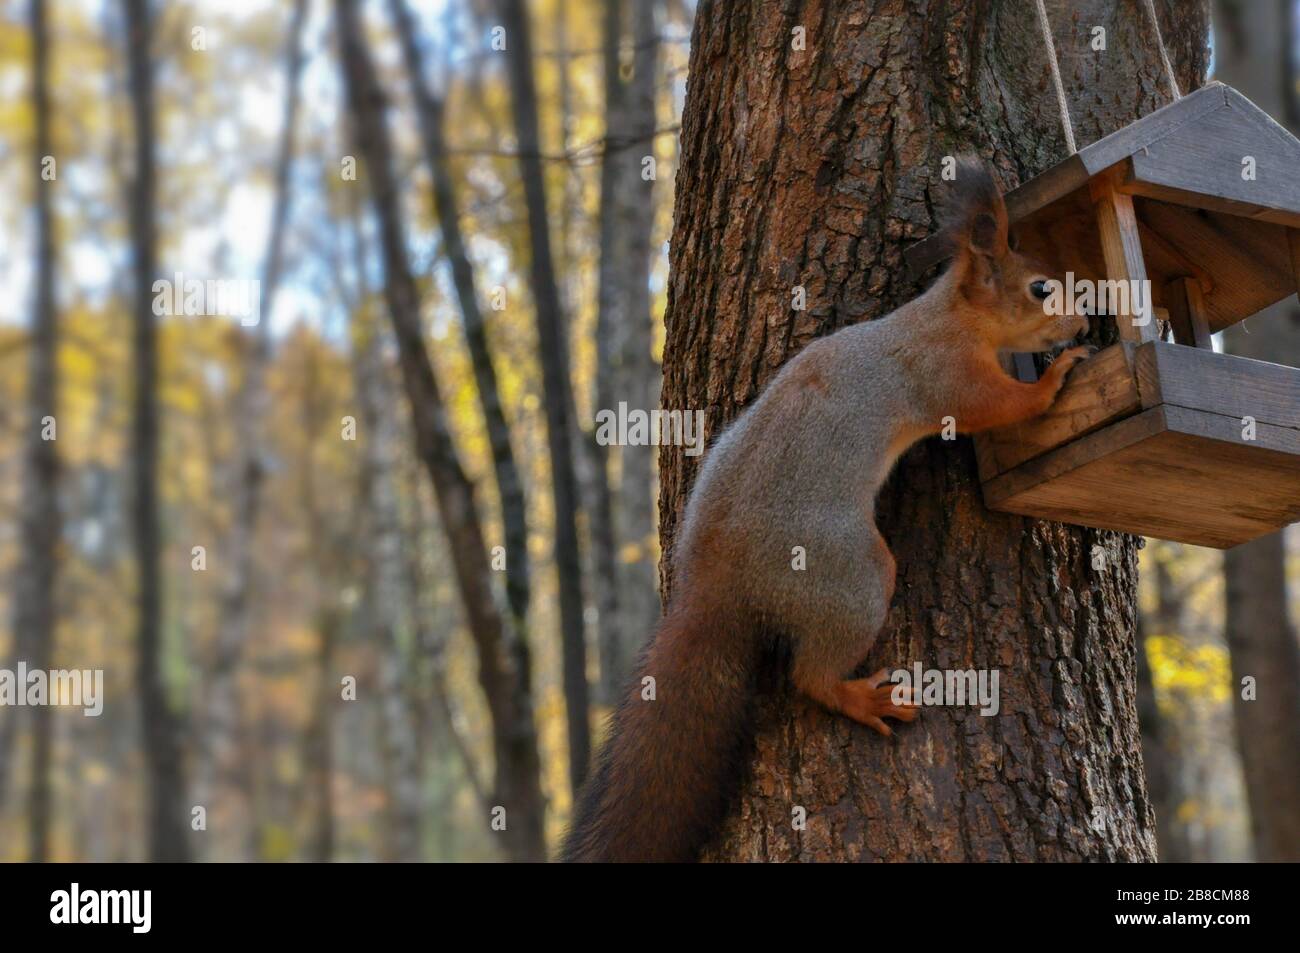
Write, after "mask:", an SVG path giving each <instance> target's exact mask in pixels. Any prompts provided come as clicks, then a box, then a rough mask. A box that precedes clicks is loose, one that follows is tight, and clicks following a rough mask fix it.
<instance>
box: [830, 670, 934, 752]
mask: <svg viewBox="0 0 1300 953" xmlns="http://www.w3.org/2000/svg"><path fill="white" fill-rule="evenodd" d="M895 690H897V691H898V692H899V693H900V697H902V698H903V699H904V702H903V704H901V705H900V704H897V703H895V701H894V692H895ZM840 699H841V709H840V710H841V711H843V712H844V714H846V715H848V716H849V717H850V718H852V719H853V720H854V721H857V722H861V723H862V724H864V725H866V726H867V727H868V728H872V729H874V730H875V731H878V732H880V733H881V734H882V735H884V736H885V737H886V738H888V737H889V736H890V735H892V734H893V731H892V730H891V729H890V727H889V726H888V725H886V724H885V723H884V721H882V720H881V719H883V718H897V719H898V720H899V721H912V720H913V719H915V718H916V716H917V713H918V712H920V710H921V709H920V706H918V705H917V704H916V694H915V690H914V689H911V688H903V687H901V686H899V685H895V684H894V683H893V682H891V681H889V670H888V669H884V668H882V669H881V670H880V671H879V672H877V673H876V674H875V675H872V676H871V677H870V678H857V679H852V680H850V681H847V682H843V683H841V684H840Z"/></svg>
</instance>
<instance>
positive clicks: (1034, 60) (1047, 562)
mask: <svg viewBox="0 0 1300 953" xmlns="http://www.w3.org/2000/svg"><path fill="white" fill-rule="evenodd" d="M1157 6H1158V7H1160V8H1161V12H1162V17H1163V20H1164V23H1163V25H1164V26H1165V27H1166V34H1165V35H1166V40H1167V42H1168V43H1169V45H1170V52H1171V56H1172V58H1173V60H1174V62H1175V64H1176V65H1177V69H1178V71H1179V74H1180V81H1181V85H1182V87H1183V88H1184V89H1190V88H1195V87H1196V86H1198V85H1199V84H1200V83H1201V82H1202V79H1203V73H1204V70H1205V63H1206V30H1207V13H1206V10H1205V9H1204V8H1203V7H1202V6H1201V5H1200V4H1195V5H1193V4H1179V5H1178V9H1179V15H1178V20H1177V23H1171V22H1169V18H1168V14H1169V9H1168V6H1169V5H1168V4H1166V3H1158V4H1157ZM1048 7H1049V15H1050V16H1051V22H1052V24H1053V27H1054V35H1055V40H1056V44H1057V48H1058V50H1059V51H1060V56H1061V62H1062V68H1063V71H1064V76H1065V81H1066V83H1067V92H1068V97H1069V102H1070V107H1071V111H1072V115H1073V117H1074V124H1075V131H1076V135H1077V137H1078V138H1079V140H1080V141H1082V142H1089V141H1092V140H1093V139H1095V138H1097V137H1098V136H1100V135H1103V134H1105V133H1108V132H1111V131H1113V130H1114V129H1116V128H1118V127H1120V126H1122V125H1123V124H1125V123H1126V122H1129V121H1131V120H1133V119H1135V118H1137V117H1138V116H1140V115H1142V114H1144V113H1146V112H1149V111H1150V110H1152V109H1154V108H1156V107H1157V106H1160V105H1162V104H1163V103H1164V102H1165V100H1166V96H1167V93H1166V91H1165V86H1164V83H1163V80H1162V78H1161V72H1160V65H1159V58H1158V53H1157V51H1156V48H1155V46H1154V43H1153V41H1152V39H1151V36H1150V30H1149V28H1147V27H1146V26H1145V25H1144V23H1143V21H1142V20H1141V19H1139V18H1140V17H1141V16H1142V14H1141V6H1140V5H1138V4H1132V3H1120V2H1116V0H1091V2H1076V3H1071V4H1069V8H1068V10H1067V5H1066V4H1064V3H1061V2H1056V3H1052V2H1049V3H1048ZM1093 26H1103V27H1105V28H1106V36H1107V38H1108V40H1107V48H1106V50H1105V51H1104V52H1093V51H1092V50H1091V48H1090V47H1089V45H1088V44H1089V40H1090V39H1091V33H1090V31H1091V28H1092V27H1093ZM796 28H802V36H803V37H804V44H803V45H804V46H805V47H806V48H804V49H797V48H795V47H798V46H799V45H800V43H799V42H798V40H799V37H800V35H801V34H800V32H799V31H797V30H796ZM1047 71H1048V66H1047V61H1046V59H1045V52H1044V50H1043V45H1042V42H1041V36H1040V34H1039V32H1038V27H1037V24H1036V20H1035V17H1034V14H1033V10H1032V7H1031V6H1030V5H1027V4H1023V3H1009V2H1001V0H950V2H946V3H941V4H938V5H937V6H936V5H935V4H933V3H929V2H923V0H881V2H878V3H876V4H874V6H873V7H872V8H871V9H870V10H869V9H867V8H865V7H863V6H861V5H859V4H856V3H851V2H847V0H805V2H801V3H783V2H779V0H755V2H753V3H721V2H715V0H702V2H701V3H700V6H699V10H698V14H697V18H696V25H695V31H694V38H693V42H692V45H691V73H690V79H689V83H688V92H687V102H686V107H685V114H684V117H683V127H682V161H681V167H680V169H679V171H678V180H677V185H676V188H677V195H676V205H675V217H674V234H673V240H672V251H671V260H670V264H671V279H670V284H669V302H668V313H667V316H666V323H667V343H666V347H665V363H664V400H663V402H664V406H665V407H669V408H688V409H695V408H702V409H706V410H707V414H706V420H707V424H708V432H709V433H710V434H711V435H715V436H716V434H717V433H718V431H719V429H720V428H721V427H722V426H723V425H724V424H725V423H726V422H727V421H728V420H730V419H732V418H733V417H735V416H736V414H737V413H738V412H739V411H740V410H741V409H742V408H743V407H744V405H745V404H747V403H748V402H750V401H751V400H752V399H753V398H754V396H755V395H756V394H757V393H758V391H759V389H760V388H761V387H762V386H763V384H764V383H765V382H766V381H767V380H769V379H770V378H771V377H772V376H773V375H774V374H775V372H776V370H777V369H778V368H779V367H780V366H781V365H782V364H783V363H784V362H785V361H786V360H787V359H788V358H789V357H790V356H791V354H793V353H794V352H796V351H797V350H798V349H799V348H800V347H802V346H803V345H804V344H806V343H807V342H808V341H809V340H811V339H812V338H814V337H816V336H818V335H821V334H825V333H827V332H829V331H832V330H834V329H835V328H838V327H840V326H842V325H845V324H849V323H852V322H854V321H858V320H865V319H869V318H873V317H876V316H879V315H883V314H885V313H887V312H888V311H890V310H892V309H893V308H895V307H897V306H898V305H900V304H902V303H903V302H904V301H906V300H908V299H909V298H911V297H913V296H914V295H915V294H916V293H917V292H918V291H919V290H920V289H921V288H922V287H923V282H922V281H921V280H919V279H918V278H917V277H914V276H910V275H908V274H907V273H906V272H905V270H904V265H903V261H902V252H903V249H904V248H905V247H906V246H907V245H908V244H910V243H911V242H913V241H915V240H917V239H919V238H921V237H923V236H924V235H926V234H928V233H929V232H930V231H931V230H932V229H933V227H934V224H935V215H934V211H933V208H934V205H935V203H936V201H937V199H938V195H939V193H940V189H941V183H940V180H939V172H940V159H941V157H943V156H944V155H950V154H955V153H958V152H961V151H974V152H977V153H979V154H980V155H982V156H984V157H987V158H990V159H992V160H993V162H994V165H995V167H996V169H997V171H998V174H999V176H1000V177H1001V179H1002V180H1003V183H1004V185H1005V186H1007V187H1010V186H1014V185H1015V184H1017V183H1018V182H1019V181H1022V180H1024V179H1025V178H1027V177H1029V176H1031V175H1033V174H1035V173H1037V172H1040V171H1042V170H1043V169H1044V168H1046V167H1047V166H1049V165H1050V164H1052V163H1053V162H1055V161H1057V160H1059V159H1061V158H1063V157H1064V155H1065V154H1066V152H1065V146H1064V141H1063V136H1062V133H1061V130H1060V128H1059V126H1058V124H1057V121H1056V110H1055V106H1054V102H1053V96H1052V93H1051V89H1050V85H1049V81H1048V79H1047V76H1048V72H1047ZM796 285H803V286H804V287H805V288H806V292H807V300H808V307H807V310H805V311H792V310H791V303H792V289H793V288H794V286H796ZM697 469H698V459H692V458H689V457H686V456H684V455H683V453H682V451H681V449H680V448H675V447H665V448H663V450H662V451H661V454H660V483H661V494H660V528H661V535H662V542H663V548H664V550H665V551H667V550H668V549H669V547H670V546H671V543H672V538H673V531H674V529H675V527H676V526H677V524H678V521H679V519H680V514H681V510H682V507H683V505H684V502H685V500H686V495H687V492H688V491H689V488H690V484H691V480H692V478H693V477H694V476H695V474H696V472H697ZM878 509H879V522H880V526H881V530H882V532H883V533H884V535H885V537H886V539H887V540H888V541H889V543H890V545H891V546H892V548H893V550H894V553H895V555H896V557H897V559H898V592H897V594H896V596H895V598H894V603H893V606H892V610H891V614H890V619H889V622H888V623H887V625H886V628H885V630H884V631H883V632H882V634H881V636H880V638H879V640H878V642H877V644H876V646H875V648H874V649H873V651H872V653H871V657H870V659H869V660H868V661H867V663H866V664H865V665H864V666H863V670H864V671H865V670H867V669H872V670H874V669H875V668H879V667H880V666H883V665H889V666H891V667H892V666H909V667H910V665H911V663H913V662H914V661H917V662H921V663H922V664H923V665H924V666H925V667H927V668H943V669H995V670H997V671H998V672H999V673H1000V699H1001V703H1000V704H1001V710H1000V712H999V714H998V715H997V716H995V717H989V718H982V717H979V716H978V714H977V713H976V712H975V710H974V709H970V708H928V709H926V710H925V711H924V712H923V713H922V715H921V717H920V718H919V719H918V720H917V721H916V722H915V723H913V724H911V725H906V726H903V727H902V728H900V729H899V731H898V732H897V735H896V737H895V739H894V740H893V741H884V740H882V739H881V738H880V737H879V736H878V735H876V734H874V733H873V732H871V731H869V730H866V729H864V728H861V727H859V726H856V725H854V724H852V723H850V722H849V721H847V720H845V719H842V718H835V717H832V716H829V715H827V714H826V713H824V712H822V711H821V710H819V709H816V708H813V707H811V706H810V705H808V704H807V703H805V702H803V701H801V700H796V699H792V697H791V695H790V693H789V690H788V687H787V686H786V681H785V679H784V676H782V677H781V678H780V679H774V680H773V681H774V682H776V684H775V685H774V690H773V691H772V692H771V693H770V694H769V695H767V696H766V697H765V700H764V702H763V703H762V705H761V715H760V724H759V733H758V739H757V745H756V752H755V755H754V761H753V772H752V776H751V778H750V779H749V781H748V782H747V785H746V787H745V789H744V791H743V793H742V795H741V797H740V799H739V803H738V804H737V806H736V808H735V809H734V812H733V815H732V817H731V818H730V820H729V821H728V822H727V824H726V825H725V826H724V829H723V830H722V831H721V832H720V835H719V837H718V841H717V843H716V844H715V845H714V847H713V848H712V849H711V850H710V852H709V856H710V857H711V858H714V859H728V860H742V859H745V860H748V859H757V860H784V859H798V860H873V859H888V860H922V859H924V860H996V859H1007V860H1011V859H1014V860H1077V859H1096V860H1102V859H1128V860H1151V859H1154V856H1155V836H1154V824H1153V817H1152V811H1151V808H1150V804H1149V801H1148V798H1147V793H1146V787H1145V782H1144V779H1143V773H1142V761H1141V750H1140V740H1139V733H1138V722H1137V714H1136V710H1135V699H1134V696H1135V690H1134V677H1135V661H1134V629H1135V625H1136V619H1135V615H1136V606H1135V584H1136V559H1135V552H1134V549H1135V542H1134V540H1133V539H1131V538H1129V537H1125V536H1120V535H1117V534H1112V533H1101V532H1095V531H1091V530H1086V529H1082V528H1078V527H1070V526H1062V525H1057V524H1051V523H1043V522H1036V521H1031V520H1025V519H1020V518H1017V517H1012V516H1006V515H1000V514H994V513H990V512H987V511H986V510H985V509H984V507H983V504H982V502H981V498H980V495H979V488H978V484H977V482H976V480H975V465H974V460H973V453H972V450H971V445H970V443H969V442H968V441H965V440H962V441H958V442H956V443H946V442H943V441H940V440H934V441H929V442H926V443H924V444H922V445H920V446H918V447H916V448H914V449H913V450H912V451H911V452H910V453H909V454H908V455H907V456H906V458H905V459H904V460H903V462H902V463H901V464H900V466H899V469H898V472H897V473H896V474H895V475H894V478H893V479H892V480H891V481H890V483H889V484H888V485H887V486H886V488H885V490H884V492H883V494H882V497H881V500H880V502H879V507H878ZM1094 545H1097V546H1101V547H1102V549H1103V551H1104V552H1105V554H1106V563H1105V565H1106V568H1105V569H1104V570H1103V571H1094V570H1093V569H1092V568H1091V561H1090V553H1091V550H1092V547H1093V546H1094ZM665 585H666V586H671V580H668V579H665ZM777 670H780V669H777ZM797 806H802V807H804V808H805V809H806V811H807V825H806V827H807V829H806V830H803V831H800V830H796V829H794V828H795V825H794V824H792V811H793V809H794V808H795V807H797Z"/></svg>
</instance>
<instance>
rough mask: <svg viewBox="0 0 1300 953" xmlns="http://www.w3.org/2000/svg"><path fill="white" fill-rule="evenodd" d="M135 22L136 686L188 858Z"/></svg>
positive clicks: (161, 833) (129, 10) (157, 843)
mask: <svg viewBox="0 0 1300 953" xmlns="http://www.w3.org/2000/svg"><path fill="white" fill-rule="evenodd" d="M124 2H125V5H126V23H127V30H128V36H127V63H128V76H129V81H128V87H129V90H130V96H131V115H132V119H133V131H134V137H135V177H134V179H133V180H132V183H131V195H130V204H131V215H130V219H131V265H132V280H133V282H134V287H133V290H134V293H135V301H134V304H133V306H132V309H131V310H132V341H131V351H132V355H133V360H134V366H133V369H132V378H133V380H134V383H135V393H134V398H133V406H132V416H131V456H132V460H133V461H134V466H135V472H134V479H133V484H134V485H133V493H132V499H131V525H132V529H133V531H134V532H133V545H134V547H135V560H136V567H137V569H136V571H137V580H136V585H137V588H138V594H137V604H138V607H139V616H140V618H139V627H140V628H139V635H138V637H137V643H136V690H137V691H138V692H139V693H140V720H141V729H142V730H143V732H144V754H145V762H146V772H147V782H146V788H147V791H148V794H147V804H148V808H147V810H148V821H147V828H148V832H149V859H150V860H152V861H172V862H175V861H185V860H188V859H189V855H190V851H189V845H188V843H187V841H186V838H187V836H188V830H189V825H188V824H187V823H186V821H187V818H188V813H189V812H188V811H187V810H186V806H185V803H184V798H185V780H184V764H183V761H182V756H181V748H180V736H179V732H178V726H177V724H176V716H175V714H174V713H173V712H172V710H171V705H170V704H169V702H168V698H167V689H166V686H165V685H164V684H163V679H162V671H161V668H162V652H163V647H162V575H161V572H160V567H159V557H160V552H161V537H160V533H159V528H158V429H159V428H158V334H157V328H156V327H155V322H154V314H153V294H154V293H153V281H154V277H155V273H156V260H155V245H156V227H155V222H154V210H155V208H156V202H155V194H156V191H157V189H156V182H155V175H156V166H155V163H154V139H155V136H154V102H153V66H152V64H151V62H150V57H151V55H152V54H151V47H150V44H151V41H152V36H153V31H152V25H151V20H150V13H149V3H148V0H124Z"/></svg>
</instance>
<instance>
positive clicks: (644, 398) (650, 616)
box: [595, 0, 659, 698]
mask: <svg viewBox="0 0 1300 953" xmlns="http://www.w3.org/2000/svg"><path fill="white" fill-rule="evenodd" d="M656 6H657V3H656V2H655V0H632V2H631V3H630V4H624V3H623V0H606V3H605V153H604V161H603V165H602V167H601V179H600V273H599V279H600V292H599V302H598V304H599V313H598V317H597V322H598V324H597V333H596V340H597V351H598V367H597V382H596V408H595V409H596V410H597V411H600V410H616V409H617V404H618V403H620V402H625V403H626V404H627V406H628V407H629V408H632V409H636V410H646V411H648V410H651V409H653V408H655V407H657V406H658V405H659V381H658V377H659V371H658V368H657V367H656V366H655V362H654V356H653V355H652V353H651V346H652V342H653V336H654V328H653V318H652V316H651V313H650V233H651V229H652V227H653V225H654V203H653V202H652V201H651V189H652V188H653V186H654V180H653V179H644V178H642V168H643V166H642V159H643V158H644V157H645V156H653V155H654V146H655V139H654V133H655V79H656V68H657V64H658V53H659V37H658V33H657V28H656V25H655V8H656ZM629 14H630V19H631V24H630V26H631V30H630V31H628V32H630V41H629V43H628V44H626V45H625V44H624V42H623V34H624V32H625V24H624V20H625V19H627V18H628V15H629ZM625 50H626V52H624V51H625ZM628 54H630V55H628ZM600 449H601V450H602V451H604V452H603V454H602V458H604V457H605V456H608V455H609V451H608V448H600ZM618 453H619V463H620V465H619V481H618V486H617V489H616V490H614V491H611V492H610V496H611V498H612V506H611V507H610V508H611V516H612V523H613V526H612V534H611V535H612V537H613V538H612V540H611V541H610V542H611V543H612V547H611V548H612V549H614V554H615V556H616V558H615V559H614V561H613V562H612V563H610V564H609V565H608V566H607V568H606V570H605V571H607V572H612V573H613V574H614V579H613V586H614V592H615V593H616V596H615V597H614V602H613V605H611V606H610V608H611V609H612V610H613V612H612V617H611V618H608V619H606V618H605V617H604V610H602V617H601V626H600V649H601V656H600V680H601V691H602V694H603V695H604V697H605V698H614V697H616V696H617V695H618V693H619V692H620V691H621V689H622V688H623V685H624V681H625V679H626V678H627V677H628V674H629V672H630V671H631V667H632V660H633V659H634V658H635V656H636V653H637V650H638V649H639V648H640V647H641V643H642V642H643V641H644V639H645V636H646V633H647V632H649V631H650V628H651V627H652V626H653V624H654V621H655V620H656V619H657V618H658V616H659V593H658V588H657V581H656V573H655V561H654V559H655V550H654V539H653V536H654V532H655V526H654V496H653V493H654V448H653V447H650V446H625V447H622V448H620V449H619V451H618ZM601 473H604V474H605V478H606V479H608V473H607V471H606V470H605V469H604V468H602V470H601ZM598 475H599V474H598Z"/></svg>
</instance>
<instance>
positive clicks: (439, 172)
mask: <svg viewBox="0 0 1300 953" xmlns="http://www.w3.org/2000/svg"><path fill="white" fill-rule="evenodd" d="M389 8H390V10H391V12H392V19H393V23H394V25H395V26H396V27H397V34H398V37H399V38H400V39H401V42H402V55H403V58H404V59H405V61H406V72H407V74H408V76H409V78H410V80H411V93H412V97H413V98H414V100H415V107H416V114H417V116H418V118H419V124H420V144H421V146H422V147H423V149H424V161H425V162H426V163H428V166H429V173H430V175H431V176H432V177H433V206H434V211H435V212H436V213H437V216H438V228H439V230H440V231H441V233H442V246H443V250H444V252H445V253H446V255H447V261H448V263H449V264H450V265H451V277H452V283H453V284H454V285H455V287H456V301H457V303H458V304H459V305H460V313H461V318H462V321H463V323H464V328H465V345H466V347H467V349H468V350H469V356H470V363H471V364H472V366H473V368H474V383H475V385H476V386H477V389H478V398H479V406H480V407H481V408H482V410H483V421H484V423H485V424H486V426H487V433H488V444H489V446H490V447H491V448H492V469H493V472H494V474H495V475H496V483H497V495H498V496H499V497H500V501H501V525H502V528H503V531H504V532H503V542H504V544H505V546H504V548H505V553H506V601H507V602H508V604H509V606H510V612H511V614H512V615H513V616H514V620H515V625H516V626H517V627H518V628H519V630H520V631H521V632H526V631H527V628H526V625H527V617H528V598H529V593H530V591H531V584H530V582H529V570H528V523H527V506H526V505H525V501H524V486H523V481H522V480H521V479H520V476H519V467H518V465H517V464H516V463H515V454H514V449H513V448H512V447H511V443H510V425H509V423H508V422H507V421H506V415H505V411H504V409H503V408H502V404H501V392H500V389H499V388H498V387H497V373H496V367H495V366H494V365H493V362H492V354H491V351H489V349H488V342H487V324H486V322H485V321H484V320H483V312H482V311H481V310H480V309H479V305H478V293H477V291H476V290H475V283H474V266H473V265H472V264H471V263H470V260H469V254H468V252H467V251H466V250H465V240H464V238H463V237H462V235H461V231H460V206H459V204H458V203H457V201H456V187H455V185H454V183H453V181H452V176H451V169H450V167H449V164H448V160H447V143H446V137H445V136H444V135H443V125H444V123H443V119H444V109H443V102H442V100H441V99H439V98H438V97H436V96H435V95H433V93H432V92H431V91H430V90H429V86H428V83H427V82H426V81H425V78H424V64H423V58H422V57H421V56H420V50H419V47H418V46H417V43H416V35H417V34H416V26H415V23H414V21H413V20H412V18H411V15H410V12H409V11H408V10H407V7H406V0H390V3H389Z"/></svg>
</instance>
